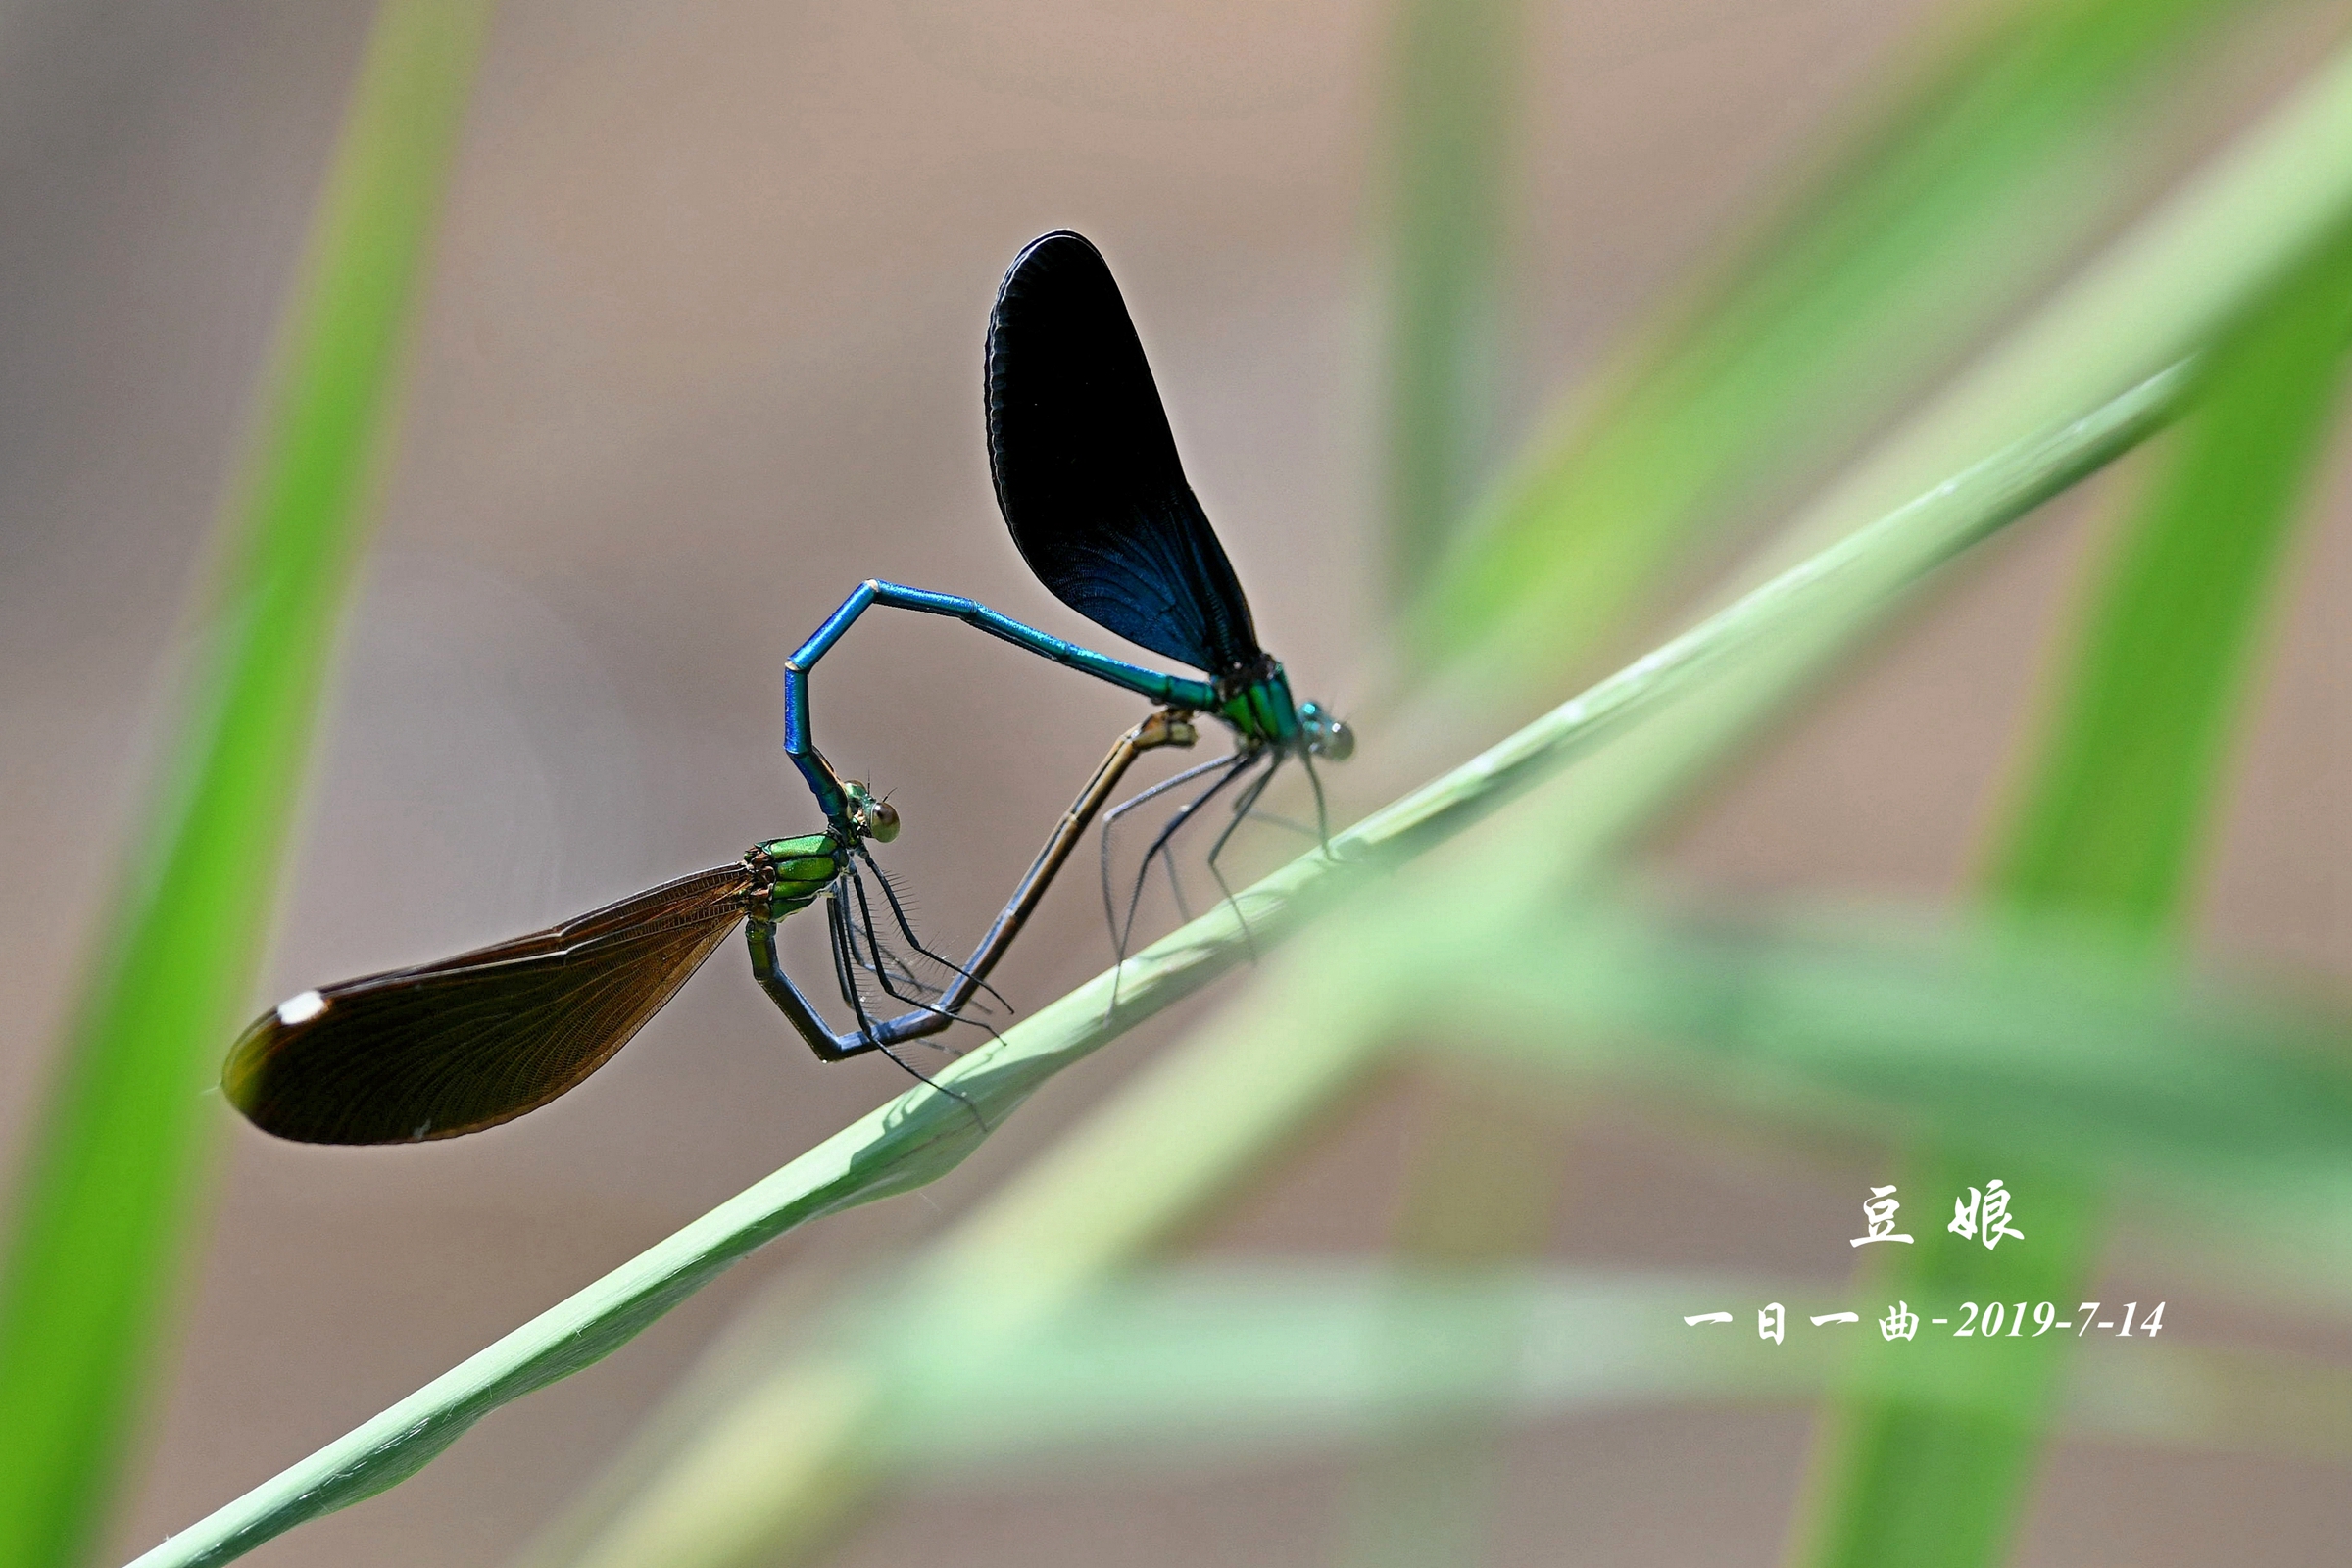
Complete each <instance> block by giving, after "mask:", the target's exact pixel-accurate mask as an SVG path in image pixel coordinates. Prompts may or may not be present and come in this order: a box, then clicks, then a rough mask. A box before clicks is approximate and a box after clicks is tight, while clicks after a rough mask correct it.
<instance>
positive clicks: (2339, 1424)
mask: <svg viewBox="0 0 2352 1568" xmlns="http://www.w3.org/2000/svg"><path fill="white" fill-rule="evenodd" d="M1773 1300H1778V1301H1781V1302H1782V1303H1783V1304H1784V1305H1785V1307H1786V1308H1787V1313H1788V1321H1789V1325H1790V1333H1789V1337H1788V1338H1787V1339H1786V1340H1785V1341H1784V1342H1782V1343H1781V1344H1779V1345H1774V1344H1771V1343H1769V1342H1766V1341H1764V1340H1762V1339H1761V1338H1760V1337H1759V1336H1758V1335H1757V1333H1756V1331H1755V1319H1754V1316H1753V1314H1754V1312H1755V1310H1756V1309H1757V1307H1759V1306H1760V1305H1762V1304H1763V1303H1764V1302H1767V1301H1773ZM1889 1305H1890V1303H1887V1302H1880V1301H1876V1300H1873V1299H1864V1298H1862V1297H1860V1296H1859V1295H1857V1294H1856V1293H1855V1292H1854V1291H1853V1290H1852V1289H1850V1288H1846V1289H1840V1288H1838V1287H1830V1286H1824V1285H1823V1284H1821V1283H1820V1282H1818V1281H1813V1282H1801V1283H1800V1282H1796V1281H1789V1280H1770V1279H1760V1278H1750V1277H1744V1276H1740V1275H1729V1274H1662V1273H1648V1272H1616V1271H1609V1270H1597V1269H1580V1268H1562V1267H1554V1266H1540V1265H1520V1266H1516V1267H1510V1268H1492V1267H1490V1268H1473V1269H1443V1270H1425V1269H1404V1270H1397V1269H1389V1268H1382V1267H1378V1266H1367V1265H1364V1264H1360V1263H1347V1262H1336V1263H1322V1262H1287V1263H1282V1264H1263V1263H1261V1264H1254V1265H1251V1264H1238V1265H1237V1264H1218V1265H1201V1264H1192V1265H1184V1266H1180V1267H1176V1268H1169V1269H1158V1270H1151V1271H1147V1272H1144V1273H1142V1274H1140V1275H1137V1276H1134V1277H1131V1278H1128V1279H1123V1280H1120V1281H1117V1282H1114V1283H1111V1284H1108V1285H1106V1286H1104V1287H1103V1288H1102V1289H1100V1290H1097V1291H1094V1292H1091V1293H1089V1294H1088V1295H1087V1296H1085V1297H1083V1298H1081V1299H1078V1300H1076V1301H1073V1302H1072V1303H1071V1304H1070V1305H1069V1306H1068V1307H1067V1308H1066V1309H1065V1310H1063V1311H1061V1312H1060V1313H1058V1314H1056V1315H1055V1316H1054V1317H1053V1318H1052V1319H1050V1320H1049V1321H1048V1322H1047V1323H1046V1324H1045V1325H1043V1326H1042V1327H1041V1328H1040V1329H1039V1330H1038V1331H1037V1332H1034V1333H1030V1334H1025V1335H1023V1336H1021V1337H1019V1338H1018V1339H1017V1340H1015V1341H1013V1342H1012V1343H1009V1344H1007V1345H1005V1346H1004V1347H1002V1348H1000V1349H999V1350H998V1352H997V1353H994V1354H990V1355H986V1356H975V1355H972V1354H970V1353H968V1349H967V1348H966V1347H965V1346H964V1345H963V1344H962V1343H960V1342H959V1341H958V1340H957V1339H956V1337H955V1336H952V1335H943V1334H940V1333H938V1332H937V1325H938V1324H939V1322H940V1319H941V1316H942V1315H943V1313H948V1312H952V1311H953V1309H954V1303H952V1302H946V1301H942V1300H939V1299H936V1298H933V1297H930V1296H926V1295H923V1294H921V1293H919V1292H909V1291H906V1290H904V1289H901V1290H899V1291H896V1292H893V1291H890V1290H884V1289H879V1288H871V1289H863V1290H854V1291H845V1292H841V1293H838V1299H837V1300H836V1301H835V1303H834V1305H833V1306H832V1308H831V1309H830V1310H829V1311H827V1312H826V1313H825V1314H824V1317H823V1318H822V1320H821V1321H819V1322H817V1323H815V1324H811V1323H810V1322H809V1312H810V1308H809V1303H808V1301H807V1300H806V1299H803V1298H802V1297H801V1296H799V1295H797V1294H795V1293H779V1298H778V1299H776V1300H775V1301H773V1302H771V1303H767V1304H765V1306H764V1308H763V1310H762V1311H760V1313H758V1314H755V1315H754V1317H753V1318H752V1319H751V1320H750V1321H749V1322H747V1323H746V1324H745V1325H743V1326H742V1327H741V1328H740V1329H739V1330H738V1331H737V1332H736V1333H735V1334H734V1335H733V1336H732V1337H731V1339H730V1341H729V1343H726V1344H724V1345H722V1346H721V1347H719V1348H716V1349H715V1350H714V1352H713V1353H712V1354H711V1356H709V1357H708V1358H707V1359H706V1361H705V1363H704V1365H703V1366H702V1367H701V1368H700V1369H698V1372H697V1375H696V1378H695V1380H694V1384H695V1386H694V1387H691V1388H689V1389H687V1390H684V1391H681V1394H680V1396H679V1397H678V1398H677V1400H676V1401H675V1405H676V1408H675V1409H673V1410H672V1411H670V1412H667V1413H665V1415H664V1416H663V1417H662V1418H659V1419H658V1420H657V1422H656V1424H655V1427H654V1430H653V1431H652V1432H651V1433H650V1434H649V1437H650V1438H652V1439H653V1441H654V1444H656V1445H665V1444H666V1442H667V1441H669V1440H670V1439H671V1438H672V1436H673V1435H674V1433H675V1432H676V1431H678V1430H681V1429H689V1428H691V1426H692V1424H693V1423H694V1421H695V1420H696V1419H697V1418H698V1417H699V1416H700V1415H702V1414H707V1413H708V1411H709V1410H710V1409H711V1407H713V1406H714V1405H716V1404H717V1403H720V1402H722V1401H723V1399H724V1397H725V1396H726V1395H727V1394H729V1393H731V1392H733V1391H735V1390H738V1389H740V1388H741V1387H743V1385H744V1384H745V1383H746V1382H747V1381H750V1380H755V1379H757V1378H759V1377H760V1376H761V1375H762V1374H764V1373H765V1372H766V1371H767V1370H768V1369H769V1368H771V1367H772V1366H773V1365H774V1363H775V1361H776V1359H777V1357H778V1356H779V1354H781V1353H785V1352H786V1351H787V1350H788V1349H789V1350H790V1351H791V1352H794V1353H800V1354H808V1353H810V1351H811V1350H812V1349H813V1350H815V1351H816V1352H817V1353H834V1354H837V1353H857V1354H860V1355H866V1354H870V1355H873V1356H876V1357H878V1358H882V1359H886V1360H887V1361H888V1362H889V1363H890V1364H891V1365H892V1368H893V1371H892V1382H893V1385H894V1387H895V1388H896V1389H897V1390H898V1393H897V1395H896V1396H895V1397H893V1398H892V1399H891V1400H890V1401H889V1405H888V1416H887V1419H886V1421H885V1422H884V1424H883V1425H882V1426H881V1427H880V1428H879V1429H878V1431H877V1433H876V1436H875V1442H876V1446H877V1450H878V1454H879V1457H881V1458H882V1459H883V1460H885V1461H886V1462H888V1463H889V1464H891V1465H892V1466H893V1467H895V1468H899V1469H902V1470H904V1471H905V1472H906V1473H907V1474H909V1475H914V1476H925V1477H939V1478H943V1479H948V1480H954V1481H965V1482H974V1483H987V1484H993V1485H1002V1484H1003V1483H1004V1482H1005V1481H1007V1480H1013V1481H1017V1480H1019V1479H1021V1478H1023V1477H1026V1476H1031V1475H1036V1474H1039V1473H1049V1474H1051V1475H1053V1476H1054V1477H1056V1478H1060V1479H1066V1478H1067V1476H1068V1475H1069V1473H1070V1470H1071V1468H1072V1467H1073V1466H1075V1467H1081V1468H1084V1469H1086V1470H1090V1471H1100V1470H1102V1469H1103V1468H1106V1467H1134V1468H1139V1469H1147V1470H1149V1471H1150V1472H1151V1473H1152V1474H1154V1475H1165V1474H1166V1473H1167V1472H1168V1470H1169V1469H1170V1468H1171V1467H1175V1466H1186V1465H1193V1466H1202V1467H1218V1468H1224V1467H1230V1466H1233V1465H1236V1464H1241V1463H1253V1462H1261V1461H1263V1460H1264V1459H1267V1458H1280V1457H1285V1456H1292V1455H1297V1454H1300V1453H1302V1452H1311V1451H1313V1450H1316V1449H1321V1448H1328V1447H1333V1446H1357V1445H1361V1444H1363V1443H1365V1442H1367V1441H1377V1440H1379V1439H1382V1438H1384V1437H1395V1436H1410V1435H1413V1434H1416V1433H1429V1432H1433V1431H1449V1430H1452V1429H1453V1426H1454V1424H1455V1423H1456V1422H1458V1421H1459V1420H1460V1419H1461V1418H1463V1417H1465V1416H1484V1417H1488V1418H1490V1419H1492V1420H1495V1421H1497V1422H1516V1423H1528V1422H1537V1421H1556V1420H1561V1419H1567V1418H1574V1417H1577V1416H1590V1415H1595V1414H1599V1413H1603V1412H1606V1411H1610V1410H1616V1409H1625V1408H1649V1407H1655V1406H1657V1405H1659V1404H1663V1403H1686V1402H1689V1403H1702V1404H1727V1403H1734V1402H1737V1403H1743V1404H1748V1403H1785V1402H1796V1401H1801V1400H1805V1399H1809V1398H1811V1397H1814V1396H1816V1395H1818V1394H1820V1393H1821V1392H1823V1391H1824V1390H1825V1389H1827V1388H1829V1387H1831V1386H1832V1385H1833V1384H1834V1383H1836V1382H1837V1381H1838V1380H1840V1379H1846V1380H1850V1379H1854V1378H1867V1379H1869V1380H1870V1381H1871V1382H1872V1383H1873V1385H1874V1386H1876V1387H1880V1388H1883V1389H1887V1390H1890V1391H1901V1392H1903V1393H1905V1394H1906V1395H1907V1396H1909V1397H1913V1398H1916V1399H1918V1400H1920V1401H1922V1402H1923V1403H1927V1404H1931V1405H1936V1406H1939V1407H1943V1408H1947V1409H1970V1408H1974V1407H1977V1406H1979V1405H1981V1403H1982V1402H1983V1399H1984V1391H1983V1388H1982V1385H1981V1384H1979V1383H1977V1382H1975V1381H1973V1380H1969V1379H1955V1378H1952V1377H1949V1376H1946V1375H1944V1374H1943V1373H1942V1372H1941V1371H1939V1370H1937V1369H1935V1368H1932V1367H1930V1366H1929V1365H1928V1363H1927V1357H1926V1356H1925V1355H1924V1354H1923V1353H1922V1348H1921V1346H1920V1344H1919V1342H1917V1341H1912V1342H1908V1343H1904V1342H1895V1343H1889V1342H1887V1340H1885V1339H1884V1338H1883V1337H1882V1335H1881V1334H1880V1333H1879V1331H1878V1328H1877V1323H1876V1320H1877V1319H1878V1318H1879V1317H1881V1316H1882V1315H1885V1314H1886V1313H1887V1310H1888V1307H1889ZM2071 1305H2072V1303H2069V1307H2070V1308H2071ZM1735 1308H1736V1309H1737V1312H1736V1318H1735V1321H1734V1322H1733V1324H1731V1325H1729V1326H1728V1327H1727V1326H1711V1325H1698V1326H1693V1325H1691V1324H1689V1323H1686V1322H1685V1321H1684V1319H1685V1318H1686V1316H1688V1315H1691V1314H1695V1313H1700V1312H1705V1311H1709V1310H1725V1309H1735ZM1931 1310H1933V1309H1931ZM1836 1311H1863V1312H1864V1321H1863V1322H1862V1323H1860V1324H1856V1325H1852V1326H1834V1327H1824V1328H1821V1329H1819V1330H1815V1329H1812V1328H1810V1327H1809V1326H1799V1325H1802V1324H1803V1323H1804V1320H1805V1319H1808V1318H1810V1317H1812V1316H1814V1315H1816V1314H1828V1313H1832V1312H1836ZM2061 1315H2063V1313H2062V1314H2061ZM1497 1324H1507V1325H1508V1326H1509V1328H1510V1331H1511V1332H1510V1336H1509V1338H1508V1339H1507V1341H1505V1342H1504V1345H1503V1348H1502V1349H1501V1352H1500V1353H1501V1359H1502V1360H1503V1362H1504V1366H1503V1368H1502V1371H1501V1375H1500V1376H1497V1375H1496V1374H1495V1367H1494V1366H1493V1365H1492V1364H1491V1363H1492V1361H1493V1360H1494V1359H1495V1349H1494V1341H1495V1335H1494V1330H1495V1326H1496V1325H1497ZM2032 1334H2033V1330H2032V1329H2031V1328H2029V1329H2028V1330H2027V1331H2026V1336H2027V1337H2031V1336H2032ZM2082 1344H2083V1349H2084V1352H2085V1353H2084V1356H2083V1359H2082V1364H2081V1367H2080V1371H2081V1373H2082V1376H2081V1377H2080V1378H2079V1379H2078V1380H2077V1382H2076V1383H2075V1385H2074V1386H2073V1388H2072V1389H2070V1392H2069V1399H2068V1410H2067V1414H2068V1418H2069V1424H2070V1425H2071V1426H2072V1427H2074V1428H2075V1429H2076V1430H2078V1431H2082V1432H2084V1433H2086V1434H2090V1435H2094V1436H2098V1437H2103V1438H2109V1439H2116V1440H2122V1441H2126V1442H2135V1443H2144V1444H2155V1445H2162V1446H2188V1447H2200V1448H2229V1449H2252V1450H2255V1451H2260V1452H2268V1453H2279V1454H2294V1455H2298V1456H2304V1457H2326V1458H2335V1457H2340V1456H2342V1455H2344V1454H2346V1453H2352V1397H2347V1396H2348V1395H2352V1373H2347V1372H2345V1371H2344V1370H2343V1369H2342V1368H2340V1367H2331V1366H2325V1365H2321V1364H2318V1363H2314V1362H2310V1361H2304V1360H2300V1359H2293V1358H2286V1357H2271V1356H2263V1355H2259V1354H2245V1353H2229V1352H2220V1351H2215V1350H2210V1349H2207V1350H2189V1349H2183V1348H2181V1345H2180V1341H2178V1340H2172V1339H2167V1340H2164V1341H2149V1340H2140V1339H2134V1340H2131V1341H2124V1340H2120V1339H2118V1338H2116V1337H2114V1336H2112V1335H2107V1336H2094V1337H2093V1338H2091V1339H2089V1340H2087V1341H2084V1342H2082ZM2022 1345H2023V1340H2022V1339H2021V1341H2020V1342H2019V1345H2018V1346H2010V1345H2006V1344H2004V1345H2003V1346H2002V1347H2000V1348H1999V1350H1998V1351H1996V1352H1995V1353H2000V1354H2008V1353H2014V1352H2015V1351H2016V1350H2017V1349H2019V1348H2022ZM1967 1348H1968V1349H1970V1350H1971V1351H1972V1352H1974V1353H1976V1354H1977V1355H1978V1356H1979V1357H1980V1358H1982V1356H1983V1354H1984V1350H1983V1348H1979V1347H1967ZM2293 1386H2299V1387H2300V1390H2301V1392H2300V1395H2299V1397H2296V1398H2294V1399H2293V1400H2291V1401H2289V1402H2287V1403H2286V1404H2285V1405H2284V1407H2283V1408H2282V1407H2281V1406H2280V1404H2278V1402H2275V1401H2277V1398H2278V1391H2279V1390H2282V1389H2284V1388H2287V1387H2293ZM2266 1406H2267V1408H2266ZM2282 1416H2283V1417H2284V1419H2281V1417H2282ZM648 1457H654V1455H648Z"/></svg>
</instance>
